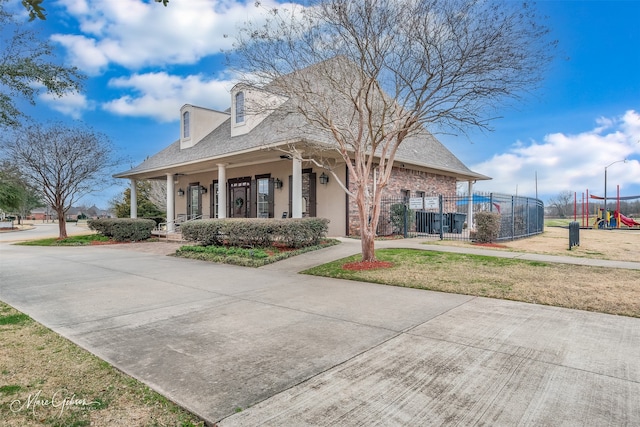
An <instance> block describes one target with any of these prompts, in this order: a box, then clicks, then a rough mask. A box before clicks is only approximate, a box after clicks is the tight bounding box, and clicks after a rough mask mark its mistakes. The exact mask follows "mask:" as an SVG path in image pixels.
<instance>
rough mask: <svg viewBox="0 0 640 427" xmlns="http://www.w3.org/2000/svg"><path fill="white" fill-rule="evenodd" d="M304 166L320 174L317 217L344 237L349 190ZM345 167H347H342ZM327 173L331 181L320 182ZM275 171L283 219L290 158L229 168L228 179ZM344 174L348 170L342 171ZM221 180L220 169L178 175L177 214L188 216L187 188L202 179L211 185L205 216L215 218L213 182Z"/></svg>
mask: <svg viewBox="0 0 640 427" xmlns="http://www.w3.org/2000/svg"><path fill="white" fill-rule="evenodd" d="M302 168H303V169H312V172H315V173H316V216H317V217H320V218H327V219H329V221H330V222H329V233H328V234H329V236H344V235H345V229H346V211H345V209H346V205H345V193H344V191H343V190H342V188H341V187H340V186H339V185H338V183H337V182H336V180H335V178H334V177H333V176H331V175H330V174H329V173H328V172H325V171H323V170H322V169H319V168H317V167H315V166H314V165H311V164H307V163H303V165H302ZM339 170H342V171H343V170H344V166H343V167H341V168H339ZM322 172H325V173H326V174H327V175H330V178H329V183H328V184H326V185H323V184H320V182H319V181H318V178H319V177H320V175H321V174H322ZM262 174H271V177H272V178H278V179H279V180H280V181H282V183H283V185H282V188H280V189H274V218H281V217H282V214H283V212H289V176H290V175H292V162H291V161H290V160H281V161H276V162H272V163H265V164H260V165H253V166H242V167H234V166H233V165H229V166H228V167H227V171H226V175H227V180H230V179H233V178H240V177H246V176H250V177H251V178H252V179H254V178H255V176H256V175H262ZM342 175H344V173H342ZM217 179H218V171H217V170H213V171H211V172H206V173H198V174H191V175H182V176H179V177H178V183H177V184H176V185H175V191H176V195H175V201H176V202H175V213H176V216H179V215H185V214H186V213H187V195H186V193H187V187H188V186H189V184H190V183H195V182H198V183H199V184H200V185H203V186H205V187H206V188H207V190H208V191H207V193H206V194H203V195H202V215H203V217H204V218H209V217H211V212H210V207H211V197H212V193H211V191H210V185H211V183H212V181H213V180H217ZM179 189H182V190H183V191H184V192H185V195H184V196H182V197H180V196H178V195H177V192H178V190H179Z"/></svg>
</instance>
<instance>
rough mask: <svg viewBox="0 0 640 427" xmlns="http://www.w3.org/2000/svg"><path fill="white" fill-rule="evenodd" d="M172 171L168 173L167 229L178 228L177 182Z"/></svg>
mask: <svg viewBox="0 0 640 427" xmlns="http://www.w3.org/2000/svg"><path fill="white" fill-rule="evenodd" d="M174 179H175V177H174V176H173V174H172V173H168V174H167V231H174V230H175V229H176V223H175V221H176V184H175V181H174Z"/></svg>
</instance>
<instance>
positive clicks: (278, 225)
mask: <svg viewBox="0 0 640 427" xmlns="http://www.w3.org/2000/svg"><path fill="white" fill-rule="evenodd" d="M328 224H329V220H327V219H324V218H300V219H258V218H251V219H249V218H247V219H244V218H242V219H239V218H238V219H202V220H197V221H190V222H188V223H186V224H183V225H182V236H183V237H184V238H185V239H187V240H192V241H196V242H199V243H200V244H202V245H204V246H211V245H216V246H221V245H224V244H228V245H230V246H239V247H263V248H264V247H269V246H272V245H273V244H274V243H276V242H277V243H281V244H283V245H285V246H287V247H291V248H302V247H307V246H314V245H317V244H319V243H320V241H321V240H322V238H323V237H324V236H325V235H326V233H327V231H328Z"/></svg>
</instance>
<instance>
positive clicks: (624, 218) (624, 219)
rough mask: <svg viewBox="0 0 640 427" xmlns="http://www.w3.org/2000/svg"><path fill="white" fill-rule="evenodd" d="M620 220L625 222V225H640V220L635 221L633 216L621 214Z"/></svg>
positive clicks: (615, 213) (616, 213) (616, 212)
mask: <svg viewBox="0 0 640 427" xmlns="http://www.w3.org/2000/svg"><path fill="white" fill-rule="evenodd" d="M613 215H614V218H617V217H618V211H615V212H614V213H613ZM620 222H621V223H623V224H624V225H626V226H627V227H633V226H635V225H640V222H635V221H634V220H633V219H632V218H629V217H626V216H624V215H622V214H620Z"/></svg>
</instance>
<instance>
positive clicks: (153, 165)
mask: <svg viewBox="0 0 640 427" xmlns="http://www.w3.org/2000/svg"><path fill="white" fill-rule="evenodd" d="M291 107H292V102H291V101H287V102H285V103H284V104H283V105H281V106H280V107H279V108H278V109H276V110H275V111H273V112H272V113H271V114H270V115H269V116H267V117H266V118H265V119H264V120H263V121H262V122H261V123H259V124H258V125H257V126H256V127H255V128H254V129H252V130H251V131H250V132H248V133H246V134H244V135H238V136H234V137H233V138H232V137H231V117H229V119H227V120H226V121H224V122H223V123H222V124H221V125H220V126H218V127H217V128H216V129H214V130H213V131H212V132H211V133H209V134H208V135H207V136H205V137H204V138H203V139H202V140H201V141H199V142H198V143H197V144H195V145H194V146H192V147H189V148H184V149H180V140H177V141H175V142H174V143H173V144H171V145H169V146H168V147H167V148H165V149H164V150H162V151H160V152H159V153H157V154H155V155H153V156H151V157H149V158H148V159H146V160H145V161H144V162H142V163H141V164H140V165H138V166H136V167H134V168H132V169H130V170H128V171H126V172H122V173H119V174H117V175H115V176H116V177H118V178H126V177H132V176H135V175H138V174H142V173H149V172H153V171H158V172H160V171H162V170H164V171H166V170H167V169H171V168H172V167H177V166H180V165H184V164H188V163H195V162H198V161H204V160H212V159H223V158H224V156H229V155H233V154H239V153H242V152H247V151H252V150H255V151H258V150H263V149H265V148H267V147H269V146H275V145H280V144H286V143H292V142H307V143H314V144H322V145H324V146H326V147H327V148H336V147H337V145H336V143H335V141H334V140H333V139H332V136H331V135H330V134H329V132H328V131H326V130H324V129H320V128H318V127H314V126H312V125H311V124H309V123H308V121H307V120H306V119H305V117H303V116H302V114H301V113H298V112H295V111H294V109H293V108H291ZM395 160H396V162H401V163H406V164H407V167H410V165H414V166H420V167H424V168H429V169H434V170H437V171H442V172H443V173H446V174H453V175H456V176H458V177H464V178H467V179H478V180H483V179H490V178H489V177H486V176H484V175H481V174H478V173H476V172H473V171H471V170H470V169H469V168H467V166H465V165H464V164H463V163H462V162H461V161H460V160H459V159H458V158H457V157H456V156H454V155H453V153H451V152H450V151H449V150H448V149H447V148H446V147H445V146H444V145H443V144H442V143H441V142H440V141H438V140H437V139H436V138H435V137H434V136H433V135H431V134H430V133H429V132H428V131H427V130H426V129H424V130H423V131H422V132H419V134H414V135H411V136H409V137H407V138H406V139H405V140H404V141H403V142H402V144H401V145H400V147H399V148H398V151H397V153H396V158H395Z"/></svg>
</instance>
